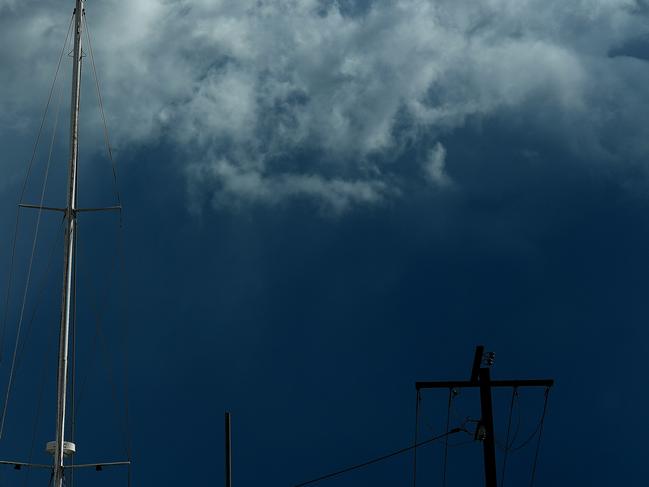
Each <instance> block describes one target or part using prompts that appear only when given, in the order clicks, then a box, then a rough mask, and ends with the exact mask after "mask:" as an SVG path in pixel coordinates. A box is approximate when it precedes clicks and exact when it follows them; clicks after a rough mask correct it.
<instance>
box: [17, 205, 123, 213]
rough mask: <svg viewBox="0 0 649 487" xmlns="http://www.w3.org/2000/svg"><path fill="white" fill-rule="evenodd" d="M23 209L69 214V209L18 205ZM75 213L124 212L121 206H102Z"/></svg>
mask: <svg viewBox="0 0 649 487" xmlns="http://www.w3.org/2000/svg"><path fill="white" fill-rule="evenodd" d="M18 206H19V207H21V208H28V209H32V210H46V211H60V212H61V213H67V212H68V209H67V208H58V207H56V206H41V205H28V204H24V203H21V204H19V205H18ZM74 211H75V213H87V212H90V211H122V207H121V205H117V206H100V207H97V208H75V209H74Z"/></svg>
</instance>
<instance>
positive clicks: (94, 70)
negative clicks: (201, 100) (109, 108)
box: [83, 11, 122, 225]
mask: <svg viewBox="0 0 649 487" xmlns="http://www.w3.org/2000/svg"><path fill="white" fill-rule="evenodd" d="M83 21H84V23H85V25H86V37H87V39H88V48H89V50H90V63H91V65H92V73H93V78H94V80H95V90H96V92H97V101H98V103H99V111H100V112H101V121H102V124H103V129H104V143H105V144H106V151H107V152H108V158H109V159H110V163H111V166H112V170H113V189H114V192H115V198H117V204H118V205H120V206H121V204H122V201H121V197H120V194H119V186H118V184H117V166H116V164H115V160H114V159H113V149H112V147H111V145H110V137H109V135H108V124H107V123H106V113H105V112H104V101H103V98H102V96H101V88H100V85H99V77H98V76H97V66H96V65H95V55H94V52H93V50H92V41H91V36H90V26H89V25H88V19H87V18H86V12H85V11H84V12H83ZM121 217H122V214H121V212H120V225H121V221H122V220H121Z"/></svg>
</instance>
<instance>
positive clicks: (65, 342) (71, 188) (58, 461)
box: [53, 0, 84, 487]
mask: <svg viewBox="0 0 649 487" xmlns="http://www.w3.org/2000/svg"><path fill="white" fill-rule="evenodd" d="M83 8H84V0H76V8H75V19H74V24H75V30H74V53H73V56H74V57H73V69H72V97H71V106H70V161H69V165H68V198H67V211H66V232H65V254H64V260H63V292H62V297H61V331H60V335H59V359H58V367H57V398H56V402H57V411H56V449H55V452H54V465H53V476H54V478H53V480H54V482H53V485H54V487H62V486H63V459H64V453H65V448H64V441H65V412H66V401H67V397H66V396H67V387H68V382H67V381H68V354H69V340H70V321H71V315H72V302H73V294H74V290H73V278H74V261H75V239H76V223H77V215H76V210H77V162H78V159H79V105H80V99H81V83H80V81H81V59H82V57H83V53H82V50H81V29H82V22H81V19H82V15H83Z"/></svg>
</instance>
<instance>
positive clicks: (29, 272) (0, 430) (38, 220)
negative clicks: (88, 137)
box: [0, 89, 63, 438]
mask: <svg viewBox="0 0 649 487" xmlns="http://www.w3.org/2000/svg"><path fill="white" fill-rule="evenodd" d="M62 97H63V89H61V90H60V93H59V100H58V107H57V110H56V115H55V118H54V126H53V128H52V139H51V141H50V148H49V153H48V157H47V164H46V166H45V176H44V178H43V187H42V189H41V197H40V203H39V206H40V208H39V209H38V215H37V217H36V228H35V230H34V240H33V242H32V249H31V255H30V257H29V266H28V268H27V280H26V281H25V289H24V291H23V299H22V305H21V307H20V318H19V320H18V329H17V331H16V342H15V344H14V351H13V356H12V359H11V369H10V371H9V382H8V384H7V391H6V395H5V402H4V407H3V410H2V421H1V422H0V438H2V436H3V433H4V426H5V420H6V417H7V409H8V405H9V397H10V396H11V389H12V387H13V381H14V373H15V368H16V358H17V356H18V346H19V344H20V334H21V331H22V326H23V319H24V317H25V306H26V304H27V294H28V292H29V285H30V282H31V277H32V269H33V265H34V256H35V254H36V244H37V242H38V233H39V230H40V225H41V216H42V215H43V209H42V206H43V203H44V201H45V192H46V191H47V181H48V179H49V173H50V166H51V162H52V152H53V150H54V140H55V139H56V131H57V128H58V124H59V112H60V106H61V99H62Z"/></svg>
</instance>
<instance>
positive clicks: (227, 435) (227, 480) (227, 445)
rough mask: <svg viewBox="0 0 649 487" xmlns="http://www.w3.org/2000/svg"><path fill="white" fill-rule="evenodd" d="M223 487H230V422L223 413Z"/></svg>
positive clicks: (227, 416)
mask: <svg viewBox="0 0 649 487" xmlns="http://www.w3.org/2000/svg"><path fill="white" fill-rule="evenodd" d="M225 487H232V421H231V416H230V413H225Z"/></svg>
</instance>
